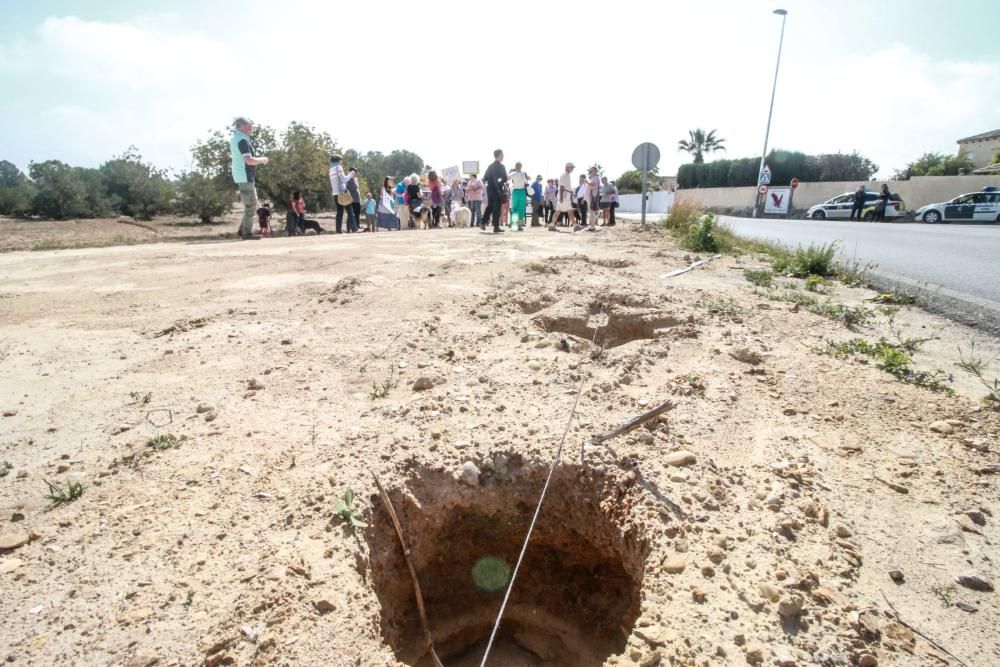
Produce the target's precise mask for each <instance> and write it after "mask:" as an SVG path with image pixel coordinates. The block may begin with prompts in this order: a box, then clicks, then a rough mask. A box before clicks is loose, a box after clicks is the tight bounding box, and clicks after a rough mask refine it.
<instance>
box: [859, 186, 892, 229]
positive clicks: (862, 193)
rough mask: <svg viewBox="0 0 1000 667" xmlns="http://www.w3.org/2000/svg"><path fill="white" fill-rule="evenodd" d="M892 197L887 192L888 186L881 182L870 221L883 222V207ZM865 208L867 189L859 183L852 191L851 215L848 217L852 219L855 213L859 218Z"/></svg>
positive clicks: (887, 204) (884, 207) (866, 205)
mask: <svg viewBox="0 0 1000 667" xmlns="http://www.w3.org/2000/svg"><path fill="white" fill-rule="evenodd" d="M892 199H893V197H892V194H891V193H890V192H889V186H888V185H887V184H886V183H883V184H882V187H881V188H880V189H879V193H878V199H876V200H875V202H876V203H875V211H874V217H873V218H872V222H885V209H886V208H887V207H888V206H889V202H890V201H891V200H892ZM897 199H898V198H897ZM866 208H868V190H867V189H866V188H865V186H864V185H859V186H858V189H857V190H855V191H854V199H853V201H852V205H851V216H850V218H849V219H850V220H854V215H855V214H857V216H858V218H857V219H858V220H861V216H862V215H863V213H864V210H865V209H866Z"/></svg>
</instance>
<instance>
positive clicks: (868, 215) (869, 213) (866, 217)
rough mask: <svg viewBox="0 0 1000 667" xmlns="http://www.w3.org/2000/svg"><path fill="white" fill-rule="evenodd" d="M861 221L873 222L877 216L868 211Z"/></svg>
mask: <svg viewBox="0 0 1000 667" xmlns="http://www.w3.org/2000/svg"><path fill="white" fill-rule="evenodd" d="M861 219H862V220H864V221H865V222H871V221H872V220H874V219H875V214H874V213H872V212H871V211H868V212H867V213H865V215H864V217H863V218H861Z"/></svg>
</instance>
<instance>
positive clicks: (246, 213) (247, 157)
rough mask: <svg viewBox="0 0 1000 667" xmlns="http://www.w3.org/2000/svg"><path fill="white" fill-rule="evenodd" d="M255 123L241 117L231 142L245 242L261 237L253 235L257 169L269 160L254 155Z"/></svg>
mask: <svg viewBox="0 0 1000 667" xmlns="http://www.w3.org/2000/svg"><path fill="white" fill-rule="evenodd" d="M252 133H253V121H251V120H250V119H249V118H245V117H243V116H240V117H239V118H237V119H236V120H234V121H233V136H232V139H230V141H229V152H230V156H231V157H232V163H233V164H232V173H233V182H234V183H236V187H237V188H238V189H239V191H240V202H242V204H243V221H242V223H241V224H240V228H239V230H238V231H237V234H238V235H239V237H240V238H241V239H243V240H244V241H250V240H256V239H259V238H260V236H258V235H255V234H254V233H253V221H254V218H256V217H257V167H259V166H261V165H265V164H267V158H266V157H264V156H257V155H254V152H253V144H252V143H251V142H250V135H251V134H252Z"/></svg>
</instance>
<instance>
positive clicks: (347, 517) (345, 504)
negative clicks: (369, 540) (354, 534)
mask: <svg viewBox="0 0 1000 667" xmlns="http://www.w3.org/2000/svg"><path fill="white" fill-rule="evenodd" d="M333 507H334V509H336V510H337V514H339V515H340V518H341V519H342V520H343V521H344V523H346V524H347V525H348V526H350V527H351V529H354V528H367V527H368V524H367V523H365V522H364V521H362V520H361V511H360V510H359V509H358V508H357V507H354V491H352V490H351V489H347V493H345V494H344V498H343V499H340V498H336V497H335V498H334V499H333Z"/></svg>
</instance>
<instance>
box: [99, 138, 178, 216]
mask: <svg viewBox="0 0 1000 667" xmlns="http://www.w3.org/2000/svg"><path fill="white" fill-rule="evenodd" d="M100 170H101V175H102V176H103V177H104V182H105V186H106V188H107V192H108V194H109V195H110V197H111V203H112V206H113V207H114V208H115V210H117V211H118V212H119V213H121V214H123V215H131V216H137V217H139V216H141V217H143V218H145V219H146V220H149V219H150V218H152V217H153V216H154V215H156V214H157V213H162V212H163V211H166V210H168V209H169V208H170V200H171V197H172V195H173V191H172V188H171V186H170V181H168V180H167V178H166V175H165V174H164V173H163V172H162V171H160V170H159V169H157V168H156V167H154V166H153V165H151V164H149V163H147V162H143V160H142V155H140V154H139V151H138V149H137V148H136V147H135V146H129V148H128V150H127V151H125V153H123V154H122V155H119V156H116V157H115V158H113V159H111V160H109V161H107V162H105V163H104V164H102V165H101V168H100Z"/></svg>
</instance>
